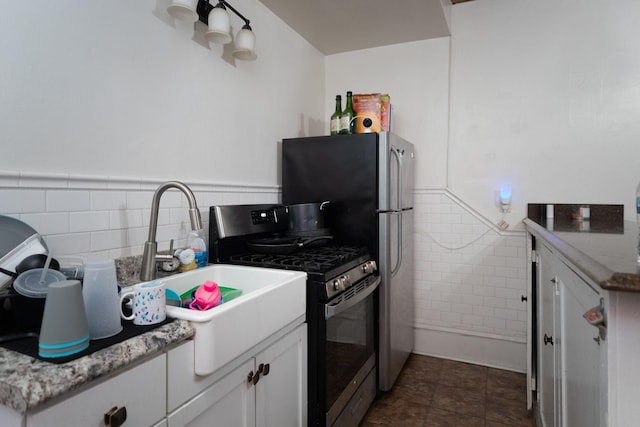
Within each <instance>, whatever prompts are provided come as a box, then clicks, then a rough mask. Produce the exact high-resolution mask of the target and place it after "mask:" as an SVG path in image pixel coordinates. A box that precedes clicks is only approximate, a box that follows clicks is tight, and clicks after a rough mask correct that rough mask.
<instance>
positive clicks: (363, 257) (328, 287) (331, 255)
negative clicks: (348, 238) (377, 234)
mask: <svg viewBox="0 0 640 427" xmlns="http://www.w3.org/2000/svg"><path fill="white" fill-rule="evenodd" d="M227 262H228V263H230V264H238V265H248V266H255V267H266V268H280V269H283V270H297V271H304V272H306V273H307V280H308V283H316V284H322V285H324V286H321V288H324V291H320V294H319V295H318V296H319V297H320V298H321V299H323V300H329V299H331V298H333V297H335V296H336V295H338V294H340V293H342V292H343V291H345V290H347V289H348V288H350V287H351V286H352V285H353V284H355V283H357V282H359V281H360V280H361V279H363V278H364V277H366V276H368V275H370V274H372V273H374V272H375V271H376V264H375V261H373V260H371V258H370V256H369V254H368V253H367V250H366V248H363V247H353V246H337V245H329V246H324V247H320V248H313V249H307V250H303V251H300V252H297V253H294V254H281V255H278V254H255V253H244V254H238V255H231V256H230V257H229V258H228V261H227Z"/></svg>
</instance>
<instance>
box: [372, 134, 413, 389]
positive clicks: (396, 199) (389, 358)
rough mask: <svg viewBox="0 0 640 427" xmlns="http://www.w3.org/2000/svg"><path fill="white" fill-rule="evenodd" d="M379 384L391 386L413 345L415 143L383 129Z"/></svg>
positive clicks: (380, 221) (380, 154) (380, 166)
mask: <svg viewBox="0 0 640 427" xmlns="http://www.w3.org/2000/svg"><path fill="white" fill-rule="evenodd" d="M379 158H380V163H379V171H380V175H379V176H380V181H379V187H380V188H382V189H384V191H381V192H380V194H379V203H380V206H381V207H384V209H381V213H380V218H379V226H380V228H379V236H380V240H379V253H380V261H379V262H380V272H381V275H382V284H381V285H380V297H379V304H380V305H379V328H380V341H379V342H380V349H379V354H380V360H379V384H378V386H379V388H380V389H381V390H390V389H391V387H392V386H393V383H394V382H395V380H396V378H397V376H398V374H399V373H400V370H401V369H402V367H403V365H404V363H405V362H406V360H407V358H408V357H409V354H410V353H411V351H412V350H413V345H414V333H413V321H414V307H413V303H414V298H413V288H414V286H413V162H414V150H413V145H412V144H411V143H409V142H407V141H405V140H403V139H402V138H400V137H398V136H396V135H393V134H380V144H379Z"/></svg>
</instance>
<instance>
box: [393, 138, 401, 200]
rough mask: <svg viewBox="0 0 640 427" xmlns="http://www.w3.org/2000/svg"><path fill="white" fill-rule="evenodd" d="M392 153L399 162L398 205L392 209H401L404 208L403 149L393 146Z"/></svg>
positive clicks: (397, 175)
mask: <svg viewBox="0 0 640 427" xmlns="http://www.w3.org/2000/svg"><path fill="white" fill-rule="evenodd" d="M391 154H393V157H394V158H395V159H396V163H397V164H398V168H397V170H396V206H395V208H394V207H391V209H395V210H396V211H400V210H402V168H403V166H402V151H401V150H399V149H397V148H396V147H394V146H391Z"/></svg>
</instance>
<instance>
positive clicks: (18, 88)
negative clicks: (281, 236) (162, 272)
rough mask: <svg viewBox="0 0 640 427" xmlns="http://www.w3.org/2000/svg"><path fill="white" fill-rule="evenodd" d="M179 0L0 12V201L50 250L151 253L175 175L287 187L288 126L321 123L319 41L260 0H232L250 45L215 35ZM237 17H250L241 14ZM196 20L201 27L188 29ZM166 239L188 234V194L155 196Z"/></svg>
mask: <svg viewBox="0 0 640 427" xmlns="http://www.w3.org/2000/svg"><path fill="white" fill-rule="evenodd" d="M168 4H169V0H136V1H133V2H131V1H126V0H113V1H107V2H86V1H80V0H67V1H62V2H50V1H43V0H35V1H31V2H8V3H6V4H4V5H3V6H4V8H3V13H2V14H1V15H0V51H1V52H2V55H0V123H1V124H2V126H0V141H2V143H1V146H2V155H0V213H1V214H7V215H11V216H14V217H17V218H20V219H22V220H24V221H25V222H27V223H28V224H30V225H31V226H32V227H34V228H35V229H36V230H37V231H38V232H39V233H40V234H42V235H43V236H44V237H45V240H46V241H47V243H48V245H49V248H50V249H51V251H52V252H53V253H54V255H70V254H80V255H83V256H86V257H93V258H115V257H119V256H126V255H136V254H141V253H142V245H143V243H144V241H145V240H146V239H147V234H148V222H149V212H150V208H151V197H152V194H153V191H154V189H155V188H157V187H158V185H159V184H160V183H162V182H163V181H167V180H174V179H177V180H181V181H184V182H185V183H187V184H188V185H190V186H191V187H192V189H193V190H194V192H195V194H196V199H197V201H198V205H199V207H200V209H201V211H202V214H203V215H202V216H203V220H204V221H205V225H207V224H208V207H209V206H210V205H213V204H237V203H258V202H263V203H274V202H277V201H278V200H279V192H280V182H279V181H280V177H279V170H280V165H279V151H280V150H279V141H280V140H281V138H284V137H293V136H305V135H315V134H318V133H319V132H322V129H323V128H324V120H325V118H324V105H323V103H322V101H319V100H321V99H323V97H324V93H325V90H324V62H325V58H324V56H323V55H322V54H321V53H320V52H318V51H317V50H316V49H315V48H313V47H312V46H311V45H309V44H308V43H307V42H306V41H305V40H304V39H303V38H302V37H300V36H299V35H298V34H296V33H295V32H293V31H292V30H291V29H290V28H289V27H288V26H286V25H285V24H284V23H283V22H282V21H280V20H279V19H278V18H277V17H275V16H274V15H273V14H272V13H271V12H270V11H269V10H268V9H266V8H265V7H264V6H263V5H262V4H261V3H260V2H258V1H257V0H235V1H234V3H233V4H234V6H235V7H236V8H237V9H238V10H239V11H241V12H242V13H243V14H244V15H245V16H247V17H248V18H249V19H250V20H251V24H252V27H253V30H254V32H255V34H256V38H257V43H256V51H257V55H258V59H257V60H256V61H250V62H247V61H237V62H236V61H234V59H233V57H232V56H231V55H230V52H231V50H232V49H233V47H232V45H227V46H225V47H224V48H223V47H221V46H218V45H213V44H212V45H211V46H209V45H208V44H207V42H206V41H205V40H204V32H205V31H206V26H205V25H204V24H202V23H200V22H198V23H196V24H195V25H194V24H185V23H182V22H180V21H175V22H174V20H173V19H172V18H171V17H170V16H169V15H168V14H167V12H166V7H167V5H168ZM231 21H232V26H233V27H234V28H233V30H234V32H236V31H238V29H239V27H240V25H241V23H242V21H240V20H239V19H236V18H235V17H233V16H232V18H231ZM194 29H195V31H194ZM160 207H161V210H160V216H159V229H158V235H157V240H158V242H159V248H160V249H167V248H168V246H169V240H170V239H176V247H178V246H179V245H180V244H183V243H185V239H186V234H187V231H188V228H189V220H188V216H187V215H186V214H187V210H186V199H185V198H184V196H182V195H181V194H180V193H178V192H176V191H174V190H172V191H169V192H167V193H165V196H163V199H162V201H161V204H160Z"/></svg>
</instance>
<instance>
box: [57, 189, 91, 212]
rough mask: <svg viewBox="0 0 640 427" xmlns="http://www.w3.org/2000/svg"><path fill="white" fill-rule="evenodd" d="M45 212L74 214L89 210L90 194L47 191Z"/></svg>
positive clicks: (69, 191)
mask: <svg viewBox="0 0 640 427" xmlns="http://www.w3.org/2000/svg"><path fill="white" fill-rule="evenodd" d="M46 197H47V212H74V211H88V210H89V209H91V193H90V192H89V191H82V190H62V191H47V196H46Z"/></svg>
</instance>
